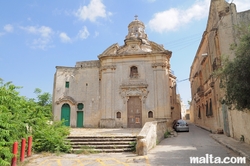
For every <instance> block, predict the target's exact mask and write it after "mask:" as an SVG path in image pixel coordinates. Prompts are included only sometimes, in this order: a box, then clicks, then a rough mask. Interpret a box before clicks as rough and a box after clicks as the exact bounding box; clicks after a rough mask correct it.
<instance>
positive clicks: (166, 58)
mask: <svg viewBox="0 0 250 166" xmlns="http://www.w3.org/2000/svg"><path fill="white" fill-rule="evenodd" d="M171 55H172V52H171V51H169V50H166V49H165V48H164V47H163V45H160V44H157V43H155V42H153V41H150V40H148V36H147V34H146V33H145V25H144V23H143V22H141V21H139V20H138V19H137V17H136V18H135V20H133V21H132V22H131V23H130V24H129V25H128V34H127V36H126V37H125V40H124V45H122V46H119V45H118V44H113V45H111V46H110V47H108V48H107V49H106V50H105V51H104V52H103V53H102V54H100V55H99V56H98V60H93V61H81V62H76V65H75V67H63V66H57V67H56V73H55V75H54V90H53V114H54V119H55V120H61V119H64V120H65V125H67V126H71V127H103V128H106V127H109V128H111V127H112V128H113V127H114V128H115V127H126V128H139V127H142V126H143V125H144V123H145V122H147V121H154V120H170V121H171V120H172V119H173V118H177V117H176V116H178V114H179V115H180V110H178V103H177V100H176V84H175V82H176V81H175V80H176V77H175V76H174V75H173V73H172V72H171V70H170V58H171ZM178 111H179V112H178Z"/></svg>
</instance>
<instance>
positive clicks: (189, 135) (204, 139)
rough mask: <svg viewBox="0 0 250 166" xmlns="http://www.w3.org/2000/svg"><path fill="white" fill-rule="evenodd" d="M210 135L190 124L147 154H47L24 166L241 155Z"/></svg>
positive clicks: (164, 162) (182, 162) (163, 164)
mask: <svg viewBox="0 0 250 166" xmlns="http://www.w3.org/2000/svg"><path fill="white" fill-rule="evenodd" d="M209 134H210V133H209V132H208V131H205V130H203V129H201V128H199V127H197V126H195V125H192V124H191V125H190V131H189V132H179V133H178V136H177V137H171V138H167V139H164V140H163V141H162V142H161V143H160V144H158V145H157V146H156V147H155V148H154V149H151V150H150V151H149V152H148V155H146V156H137V155H136V154H132V153H118V154H116V153H113V154H105V153H104V154H103V153H101V154H91V155H77V154H63V155H59V156H56V155H54V156H51V155H45V156H44V157H41V156H37V157H34V158H33V159H31V160H30V162H27V163H26V164H25V166H111V165H112V166H187V165H202V166H203V165H204V166H205V165H212V164H201V163H200V164H190V157H203V158H204V157H205V156H206V155H210V156H211V155H212V156H213V157H220V158H221V159H224V158H225V157H239V156H238V155H236V154H235V153H234V152H233V151H231V150H229V149H228V148H226V147H224V146H223V145H221V144H219V143H217V142H216V141H215V140H213V139H212V138H211V137H210V136H209ZM202 161H203V160H202ZM209 161H210V159H209ZM212 162H213V161H212ZM213 165H214V164H213ZM219 165H227V166H230V165H234V166H235V165H241V166H242V165H250V163H249V161H247V163H246V164H232V163H229V164H219Z"/></svg>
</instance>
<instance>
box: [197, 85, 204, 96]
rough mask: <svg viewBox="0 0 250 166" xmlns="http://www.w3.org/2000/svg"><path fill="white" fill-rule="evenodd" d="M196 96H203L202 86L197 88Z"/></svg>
mask: <svg viewBox="0 0 250 166" xmlns="http://www.w3.org/2000/svg"><path fill="white" fill-rule="evenodd" d="M197 94H198V96H199V97H202V96H204V88H203V86H202V85H201V86H199V87H198V88H197Z"/></svg>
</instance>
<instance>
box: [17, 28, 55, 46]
mask: <svg viewBox="0 0 250 166" xmlns="http://www.w3.org/2000/svg"><path fill="white" fill-rule="evenodd" d="M21 29H23V30H25V31H26V32H28V33H31V34H34V35H37V36H39V37H38V38H37V39H34V40H33V41H32V43H31V47H32V48H40V49H46V48H48V47H51V46H50V43H51V42H52V35H53V33H54V32H53V30H52V29H51V28H50V27H47V26H40V27H37V26H27V27H21Z"/></svg>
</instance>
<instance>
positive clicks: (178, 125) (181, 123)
mask: <svg viewBox="0 0 250 166" xmlns="http://www.w3.org/2000/svg"><path fill="white" fill-rule="evenodd" d="M173 128H174V129H175V131H187V132H189V126H188V124H187V122H186V121H185V120H182V119H179V120H177V121H175V122H174V125H173Z"/></svg>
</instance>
